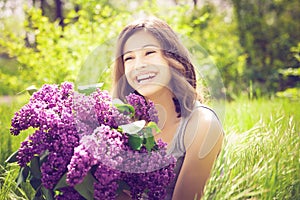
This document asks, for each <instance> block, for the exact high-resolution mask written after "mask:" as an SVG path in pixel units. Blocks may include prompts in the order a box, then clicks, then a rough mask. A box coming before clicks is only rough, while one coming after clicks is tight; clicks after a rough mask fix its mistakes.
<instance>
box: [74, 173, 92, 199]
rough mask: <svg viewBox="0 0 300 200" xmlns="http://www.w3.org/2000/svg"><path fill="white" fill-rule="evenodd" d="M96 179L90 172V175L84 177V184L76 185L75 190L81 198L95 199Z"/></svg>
mask: <svg viewBox="0 0 300 200" xmlns="http://www.w3.org/2000/svg"><path fill="white" fill-rule="evenodd" d="M95 181H96V179H95V178H94V177H93V175H92V174H91V173H90V172H88V174H87V175H86V176H85V177H84V179H83V181H82V183H79V184H77V185H75V187H74V188H75V190H76V191H77V192H79V194H80V195H81V196H83V197H84V198H85V199H87V200H93V199H94V182H95Z"/></svg>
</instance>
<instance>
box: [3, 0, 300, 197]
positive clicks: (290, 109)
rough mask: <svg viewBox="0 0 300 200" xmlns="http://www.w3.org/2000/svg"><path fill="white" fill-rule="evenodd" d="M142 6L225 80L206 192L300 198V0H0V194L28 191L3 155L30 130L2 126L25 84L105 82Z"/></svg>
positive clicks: (22, 98) (20, 102)
mask: <svg viewBox="0 0 300 200" xmlns="http://www.w3.org/2000/svg"><path fill="white" fill-rule="evenodd" d="M147 15H154V16H157V17H159V18H161V19H163V20H165V21H166V22H167V23H168V24H169V25H170V26H171V27H172V28H173V29H174V30H175V31H176V32H177V33H178V34H180V35H181V36H184V37H185V38H188V40H189V42H190V43H192V44H194V45H196V47H197V48H198V47H200V49H199V48H198V49H197V48H196V50H195V49H193V48H192V49H191V50H192V53H193V54H194V53H195V54H197V53H199V52H200V53H203V54H199V56H198V55H196V58H199V59H198V60H197V61H198V62H200V63H201V62H202V61H203V62H204V63H205V62H206V61H205V60H206V59H207V58H208V59H209V60H210V61H212V62H213V63H214V64H213V67H214V68H216V69H217V72H218V73H215V72H216V71H210V70H211V69H212V68H209V69H206V78H208V79H209V78H211V77H210V76H215V75H216V74H220V76H221V79H222V81H223V83H222V84H220V85H221V89H220V87H219V86H220V85H218V84H216V85H217V86H216V87H219V89H220V90H217V91H215V90H212V91H211V92H212V93H213V96H214V97H215V98H218V97H220V99H222V98H223V97H224V96H225V95H226V100H227V101H225V102H224V101H220V102H222V105H223V108H225V105H226V112H225V117H224V121H223V126H224V131H225V140H224V145H223V150H222V152H221V153H220V156H219V158H218V159H217V162H216V163H215V166H214V169H213V171H212V173H211V178H210V181H209V182H208V183H207V187H206V188H205V194H204V197H203V199H208V200H211V199H216V200H218V199H226V200H227V199H230V200H232V199H233V200H240V199H248V200H250V199H251V200H257V199H266V200H270V199H273V200H275V199H291V200H294V199H300V164H299V162H300V151H299V149H300V112H299V110H300V101H299V100H300V1H299V0H210V1H209V0H156V1H155V0H148V1H145V0H131V1H125V0H110V1H108V0H93V1H86V0H0V200H9V199H12V200H16V199H18V200H21V199H22V200H23V199H25V200H29V199H34V196H33V194H34V192H33V189H32V188H30V186H29V184H23V185H21V187H17V185H16V181H15V179H16V177H17V175H18V173H19V168H18V166H16V165H13V166H11V165H9V164H7V163H6V162H5V160H6V159H7V158H8V156H9V155H10V154H11V153H13V152H14V151H16V150H17V149H18V148H19V147H20V143H21V142H22V141H24V140H25V139H26V137H27V136H28V135H30V134H32V133H33V131H34V129H29V130H26V131H24V132H23V133H22V134H21V135H19V136H17V137H16V136H12V135H11V134H10V131H9V129H10V126H11V125H10V124H11V119H12V117H13V116H14V113H15V112H16V111H18V110H19V109H20V108H22V106H24V105H25V104H26V103H27V102H28V100H29V98H30V95H29V94H28V93H27V92H26V88H28V87H30V86H32V85H35V86H36V87H37V88H39V87H41V86H42V85H43V84H45V83H55V84H59V83H61V82H64V81H72V82H77V83H78V82H80V83H84V81H87V82H89V81H90V82H91V83H95V82H101V83H104V85H103V87H104V88H105V89H110V87H111V84H110V83H111V76H110V74H111V67H110V66H111V64H112V60H113V56H114V55H113V53H114V52H113V51H114V45H115V42H116V37H117V35H118V34H119V32H120V31H121V29H122V28H123V27H124V26H125V25H126V24H128V23H130V22H131V21H132V20H134V19H136V18H138V17H141V16H147ZM192 47H193V45H192ZM203 55H205V56H206V57H201V56H203ZM202 58H205V59H202ZM199 60H200V61H199ZM99 74H101V76H98V75H99ZM213 78H214V77H212V79H211V80H212V81H210V83H209V85H214V84H215V82H214V81H213V80H214V79H213Z"/></svg>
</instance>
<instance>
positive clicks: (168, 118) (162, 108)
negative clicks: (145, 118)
mask: <svg viewBox="0 0 300 200" xmlns="http://www.w3.org/2000/svg"><path fill="white" fill-rule="evenodd" d="M148 99H150V100H151V101H153V102H154V103H155V106H156V109H157V112H158V119H159V123H158V126H159V128H160V129H163V128H164V127H165V126H168V125H170V124H174V123H175V122H176V121H178V118H177V115H178V113H177V112H176V110H175V105H174V101H173V94H172V93H171V91H169V90H164V92H163V93H160V94H159V95H155V96H151V97H149V98H148Z"/></svg>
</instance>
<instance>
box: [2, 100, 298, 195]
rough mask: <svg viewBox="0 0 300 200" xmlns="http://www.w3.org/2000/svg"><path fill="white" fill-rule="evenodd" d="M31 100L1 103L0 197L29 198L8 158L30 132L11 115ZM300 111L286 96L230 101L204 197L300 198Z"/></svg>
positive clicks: (296, 102) (295, 102) (296, 104)
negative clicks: (16, 126) (19, 129)
mask: <svg viewBox="0 0 300 200" xmlns="http://www.w3.org/2000/svg"><path fill="white" fill-rule="evenodd" d="M27 99H28V98H27V97H22V98H21V99H20V100H19V101H17V102H12V103H5V104H3V103H2V104H1V105H0V111H1V115H0V143H1V147H0V165H1V166H0V172H1V174H0V186H1V190H0V200H2V199H3V200H4V199H5V200H7V199H30V197H27V196H30V194H26V193H29V192H26V191H29V190H28V188H27V189H25V191H23V190H20V189H18V188H16V187H15V182H14V179H15V176H16V175H17V172H18V171H17V168H16V167H13V166H10V167H8V166H6V165H5V163H4V160H5V159H6V158H7V156H8V155H9V154H11V153H12V152H13V151H15V150H17V148H18V147H19V144H20V142H21V141H22V140H24V138H25V137H26V135H27V134H28V133H25V134H22V135H20V136H18V137H14V136H10V134H9V126H10V119H11V117H12V116H13V114H14V112H15V111H17V110H18V109H19V108H20V107H21V106H22V105H23V104H24V103H25V102H26V100H27ZM297 110H298V111H297ZM299 110H300V102H299V101H289V100H287V99H271V100H266V99H258V100H252V101H249V100H245V99H240V100H237V101H234V102H230V103H226V114H225V121H224V122H223V124H224V129H225V132H226V141H225V143H224V148H223V151H222V153H221V155H220V156H219V158H218V161H217V162H216V165H215V167H214V170H213V172H212V175H211V179H210V181H209V182H208V184H207V187H206V190H205V196H204V199H225V200H227V199H270V200H271V199H272V200H274V199H300V151H299V149H300V132H299V130H300V123H299V122H300V112H299ZM199 170H201V169H199Z"/></svg>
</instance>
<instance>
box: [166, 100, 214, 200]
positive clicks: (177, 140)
mask: <svg viewBox="0 0 300 200" xmlns="http://www.w3.org/2000/svg"><path fill="white" fill-rule="evenodd" d="M200 107H203V108H206V109H209V110H211V111H212V112H213V113H214V114H215V115H216V113H215V112H214V111H213V110H212V109H210V108H209V107H207V106H205V105H203V104H201V103H200V102H199V101H196V103H195V105H194V108H193V110H192V112H191V114H190V115H189V116H187V117H185V118H181V120H180V123H179V126H178V128H177V132H176V133H175V135H174V137H173V140H172V142H171V143H170V147H169V148H168V153H169V154H172V155H173V156H174V157H175V158H176V159H177V162H176V166H175V174H176V176H175V179H174V180H173V182H172V183H171V184H170V185H169V187H168V188H167V197H166V200H170V199H172V196H173V192H174V188H175V185H176V182H177V178H178V175H179V173H180V170H181V167H182V164H183V161H184V157H185V146H184V133H185V129H186V126H187V123H188V121H189V119H190V118H191V116H192V113H193V112H194V111H195V110H196V109H197V108H200ZM216 116H217V115H216Z"/></svg>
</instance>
